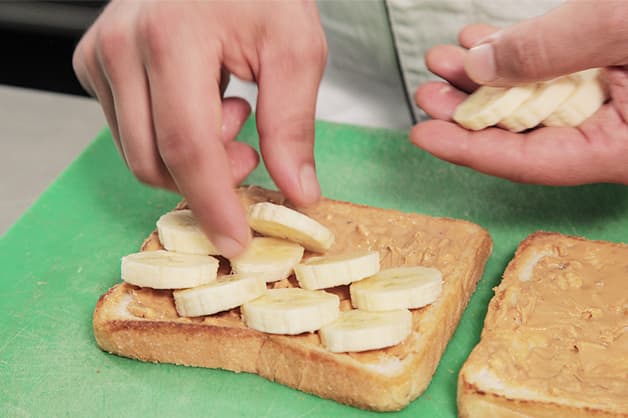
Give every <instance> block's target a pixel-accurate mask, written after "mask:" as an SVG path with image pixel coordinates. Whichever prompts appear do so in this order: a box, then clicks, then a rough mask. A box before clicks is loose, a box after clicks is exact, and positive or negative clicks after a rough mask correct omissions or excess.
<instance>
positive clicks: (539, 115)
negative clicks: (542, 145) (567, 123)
mask: <svg viewBox="0 0 628 418" xmlns="http://www.w3.org/2000/svg"><path fill="white" fill-rule="evenodd" d="M575 89H576V82H575V81H574V79H573V78H572V77H560V78H557V79H555V80H551V81H548V82H545V83H539V86H538V88H537V89H536V90H535V91H534V93H533V94H532V96H531V97H530V98H529V99H528V100H526V101H525V102H523V103H522V104H521V106H519V107H518V108H517V109H515V111H514V112H512V113H511V114H510V115H508V116H506V117H505V118H504V119H502V120H501V121H500V122H499V124H498V125H497V126H499V127H500V128H504V129H508V130H509V131H511V132H521V131H525V130H526V129H531V128H534V127H535V126H538V125H540V124H541V122H543V120H544V119H546V118H547V117H548V116H549V115H550V114H551V113H552V112H553V111H554V110H556V108H558V106H559V105H560V104H561V103H562V102H564V101H565V100H566V99H567V97H569V95H571V94H572V93H573V91H574V90H575Z"/></svg>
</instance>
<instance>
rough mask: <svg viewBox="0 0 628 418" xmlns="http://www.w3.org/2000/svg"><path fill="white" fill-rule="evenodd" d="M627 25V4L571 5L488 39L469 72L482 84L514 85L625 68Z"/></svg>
mask: <svg viewBox="0 0 628 418" xmlns="http://www.w3.org/2000/svg"><path fill="white" fill-rule="evenodd" d="M627 19H628V4H627V3H623V2H592V1H569V2H566V3H564V4H563V5H561V6H559V7H557V8H556V9H554V10H552V11H550V12H549V13H547V14H545V15H543V16H540V17H538V18H535V19H530V20H526V21H524V22H521V23H519V24H517V25H514V26H511V27H509V28H506V29H504V30H502V31H499V32H497V33H494V34H493V35H491V36H489V37H488V38H486V39H484V41H483V42H482V43H481V44H480V45H478V46H475V47H473V48H472V49H471V50H470V51H469V54H468V56H467V58H466V61H465V69H466V71H467V73H468V74H469V76H470V78H471V79H473V80H474V81H476V82H477V83H479V84H491V85H513V84H517V83H522V82H530V81H537V80H546V79H551V78H554V77H556V76H559V75H563V74H568V73H572V72H575V71H580V70H583V69H586V68H593V67H606V66H610V65H619V64H623V63H624V60H625V48H622V45H624V44H625V42H626V38H627V37H626V35H625V32H626V31H625V26H626V20H627Z"/></svg>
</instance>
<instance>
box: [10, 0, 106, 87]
mask: <svg viewBox="0 0 628 418" xmlns="http://www.w3.org/2000/svg"><path fill="white" fill-rule="evenodd" d="M105 3H106V2H105V1H96V0H94V1H30V0H18V1H16V0H11V1H7V0H0V51H1V54H2V58H1V59H0V62H1V64H0V84H5V85H10V86H17V87H28V88H34V89H41V90H47V91H54V92H59V93H68V94H75V95H85V93H84V92H83V89H82V88H81V86H80V84H79V83H78V81H77V80H76V78H75V77H74V72H73V71H72V52H73V50H74V47H75V46H76V44H77V43H78V41H79V39H80V37H81V35H82V33H83V32H84V31H85V29H87V27H89V25H90V24H91V23H92V22H93V21H94V19H95V18H96V17H97V16H98V14H99V13H100V11H101V9H102V8H103V7H104V5H105Z"/></svg>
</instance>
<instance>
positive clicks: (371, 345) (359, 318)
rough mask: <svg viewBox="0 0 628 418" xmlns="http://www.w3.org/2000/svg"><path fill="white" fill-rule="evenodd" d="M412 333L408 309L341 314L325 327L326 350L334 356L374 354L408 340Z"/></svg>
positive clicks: (410, 315)
mask: <svg viewBox="0 0 628 418" xmlns="http://www.w3.org/2000/svg"><path fill="white" fill-rule="evenodd" d="M411 332H412V313H410V311H408V310H407V309H404V310H395V311H386V312H367V311H361V310H359V309H352V310H350V311H344V312H340V315H339V317H338V319H337V320H335V321H334V322H331V323H329V324H327V325H325V326H323V327H322V328H321V329H320V331H319V335H320V337H321V342H322V343H323V346H325V348H327V349H328V350H329V351H332V352H334V353H343V352H351V351H366V350H375V349H378V348H384V347H390V346H393V345H396V344H399V343H400V342H402V341H403V340H405V339H406V338H407V337H408V335H410V333H411Z"/></svg>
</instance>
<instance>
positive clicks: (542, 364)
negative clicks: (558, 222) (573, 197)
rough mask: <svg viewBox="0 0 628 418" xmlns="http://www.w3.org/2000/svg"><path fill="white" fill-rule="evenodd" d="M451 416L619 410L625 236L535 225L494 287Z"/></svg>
mask: <svg viewBox="0 0 628 418" xmlns="http://www.w3.org/2000/svg"><path fill="white" fill-rule="evenodd" d="M458 409H459V414H460V416H461V417H482V418H486V417H528V416H530V417H618V416H622V417H628V245H624V244H616V243H611V242H603V241H587V240H585V239H582V238H576V237H569V236H565V235H560V234H556V233H544V232H539V233H535V234H533V235H531V236H529V237H528V238H527V239H526V240H524V241H523V242H522V243H521V245H520V246H519V248H518V249H517V252H516V254H515V257H514V259H513V260H512V261H511V262H510V264H509V265H508V268H507V269H506V271H505V273H504V277H503V281H502V282H501V284H500V285H499V286H498V287H497V288H496V289H495V295H494V297H493V298H492V300H491V302H490V304H489V309H488V313H487V316H486V319H485V322H484V329H483V331H482V336H481V340H480V342H479V344H478V345H477V346H476V347H475V348H474V349H473V351H472V352H471V354H470V356H469V358H468V359H467V361H466V362H465V364H464V365H463V367H462V369H461V371H460V374H459V379H458Z"/></svg>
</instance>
